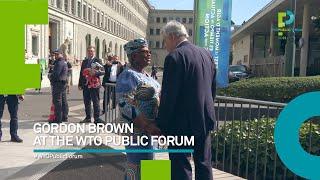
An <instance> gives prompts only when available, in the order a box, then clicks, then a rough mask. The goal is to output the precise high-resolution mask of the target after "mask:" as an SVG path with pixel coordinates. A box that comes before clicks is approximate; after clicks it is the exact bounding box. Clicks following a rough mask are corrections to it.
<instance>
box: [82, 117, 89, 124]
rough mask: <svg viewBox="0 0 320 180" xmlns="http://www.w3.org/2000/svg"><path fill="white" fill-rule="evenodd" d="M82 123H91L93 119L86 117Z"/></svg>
mask: <svg viewBox="0 0 320 180" xmlns="http://www.w3.org/2000/svg"><path fill="white" fill-rule="evenodd" d="M80 123H91V119H89V118H85V119H84V120H82V121H80Z"/></svg>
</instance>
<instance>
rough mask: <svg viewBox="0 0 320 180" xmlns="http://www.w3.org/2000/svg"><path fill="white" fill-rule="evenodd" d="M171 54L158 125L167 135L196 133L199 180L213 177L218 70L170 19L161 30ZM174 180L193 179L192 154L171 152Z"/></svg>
mask: <svg viewBox="0 0 320 180" xmlns="http://www.w3.org/2000/svg"><path fill="white" fill-rule="evenodd" d="M161 33H162V36H163V38H164V43H165V47H166V49H167V51H168V52H169V54H168V55H167V57H166V59H165V64H164V72H163V82H162V91H161V99H160V108H159V117H158V119H157V124H158V126H159V128H160V129H161V132H162V133H164V135H173V136H194V140H195V144H194V147H176V146H175V147H169V148H171V149H172V148H173V149H176V148H182V149H185V148H193V149H194V153H193V159H194V163H195V177H196V180H212V179H213V177H212V165H211V138H210V131H211V130H212V129H213V127H214V121H215V112H214V98H215V90H216V85H215V84H216V81H215V76H216V69H215V64H214V61H213V59H212V57H211V55H210V53H209V51H207V50H206V49H204V48H200V47H197V46H195V45H193V44H192V43H190V42H189V41H188V40H187V38H188V37H189V36H188V33H187V30H186V28H185V27H184V26H183V25H182V24H181V23H179V22H177V21H170V22H169V23H168V24H167V25H166V26H164V27H163V29H162V32H161ZM169 156H170V160H171V163H172V164H171V172H172V174H171V179H172V180H191V179H192V168H191V165H190V162H189V160H188V158H189V157H190V154H173V153H170V154H169Z"/></svg>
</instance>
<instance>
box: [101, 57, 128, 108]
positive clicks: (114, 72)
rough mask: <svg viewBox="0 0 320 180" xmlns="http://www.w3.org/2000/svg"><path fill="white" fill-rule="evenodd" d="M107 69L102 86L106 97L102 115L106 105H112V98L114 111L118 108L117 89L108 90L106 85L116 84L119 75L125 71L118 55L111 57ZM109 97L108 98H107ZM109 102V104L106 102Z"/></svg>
mask: <svg viewBox="0 0 320 180" xmlns="http://www.w3.org/2000/svg"><path fill="white" fill-rule="evenodd" d="M104 69H105V72H106V73H105V75H104V77H103V81H102V84H103V86H104V96H103V111H102V113H103V114H104V113H105V110H106V107H105V105H106V104H105V103H107V105H109V104H110V98H112V108H113V109H114V108H115V107H116V94H115V89H113V88H108V87H106V86H105V84H106V83H111V84H114V85H115V84H116V82H117V77H118V76H119V74H120V73H121V72H122V71H123V65H122V64H121V62H120V61H119V57H118V56H117V55H114V56H112V55H109V56H108V60H107V62H106V64H105V65H104ZM106 95H107V97H105V96H106ZM105 100H107V102H105Z"/></svg>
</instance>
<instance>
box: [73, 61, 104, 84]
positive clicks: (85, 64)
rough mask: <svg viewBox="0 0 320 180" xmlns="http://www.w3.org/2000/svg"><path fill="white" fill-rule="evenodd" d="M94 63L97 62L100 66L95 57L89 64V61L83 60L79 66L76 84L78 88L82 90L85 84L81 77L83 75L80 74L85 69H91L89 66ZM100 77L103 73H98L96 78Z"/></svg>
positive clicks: (84, 79) (83, 78)
mask: <svg viewBox="0 0 320 180" xmlns="http://www.w3.org/2000/svg"><path fill="white" fill-rule="evenodd" d="M95 62H98V63H99V64H101V65H102V61H101V60H100V59H98V58H96V57H95V58H93V61H92V62H91V63H90V61H89V59H87V58H86V59H85V60H83V62H82V64H81V70H80V77H79V84H78V86H79V87H82V88H83V87H84V86H85V84H86V82H87V80H86V78H85V77H84V76H83V73H82V72H83V70H84V69H86V68H91V64H93V63H95ZM89 63H90V64H89ZM102 75H104V71H103V72H101V73H98V74H97V77H99V79H100V76H102Z"/></svg>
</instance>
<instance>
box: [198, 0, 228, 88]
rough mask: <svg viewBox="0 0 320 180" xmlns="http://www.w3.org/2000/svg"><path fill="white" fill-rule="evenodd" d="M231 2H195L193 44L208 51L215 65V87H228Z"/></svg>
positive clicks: (221, 0) (199, 0) (226, 0)
mask: <svg viewBox="0 0 320 180" xmlns="http://www.w3.org/2000/svg"><path fill="white" fill-rule="evenodd" d="M231 9H232V0H195V20H196V24H195V32H196V34H195V42H196V44H197V45H198V46H200V47H204V48H206V49H208V50H210V52H211V54H212V56H213V58H214V61H215V63H216V65H217V86H218V87H220V88H223V87H227V86H228V69H229V53H230V39H231Z"/></svg>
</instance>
